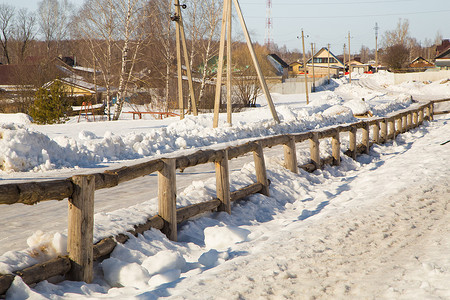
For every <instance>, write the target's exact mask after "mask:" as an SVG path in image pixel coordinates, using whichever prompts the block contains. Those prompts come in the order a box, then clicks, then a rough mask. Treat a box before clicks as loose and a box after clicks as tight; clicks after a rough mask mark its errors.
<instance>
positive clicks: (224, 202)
mask: <svg viewBox="0 0 450 300" xmlns="http://www.w3.org/2000/svg"><path fill="white" fill-rule="evenodd" d="M222 153H223V156H222V159H220V160H218V161H216V162H214V164H215V166H216V190H217V191H216V195H217V198H218V199H219V200H220V202H221V204H220V205H219V207H218V208H217V210H218V211H225V212H227V213H229V214H231V201H230V173H229V169H228V150H227V149H225V150H224V151H223V152H222Z"/></svg>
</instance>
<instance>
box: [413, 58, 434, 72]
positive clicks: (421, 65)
mask: <svg viewBox="0 0 450 300" xmlns="http://www.w3.org/2000/svg"><path fill="white" fill-rule="evenodd" d="M434 67H435V65H434V64H433V63H432V62H429V61H428V60H426V59H425V58H423V57H422V56H419V57H417V58H416V59H414V60H413V61H412V62H411V63H410V64H409V65H408V68H411V69H415V70H417V71H424V70H426V69H430V68H434Z"/></svg>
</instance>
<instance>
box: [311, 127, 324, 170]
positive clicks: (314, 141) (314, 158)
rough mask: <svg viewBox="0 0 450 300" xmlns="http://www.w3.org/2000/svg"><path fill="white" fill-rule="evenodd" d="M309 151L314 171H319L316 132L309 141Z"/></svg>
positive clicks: (317, 136)
mask: <svg viewBox="0 0 450 300" xmlns="http://www.w3.org/2000/svg"><path fill="white" fill-rule="evenodd" d="M309 149H310V153H311V162H312V163H313V164H314V165H315V166H316V169H320V167H321V166H320V150H319V134H318V133H317V132H313V135H312V137H311V138H310V139H309Z"/></svg>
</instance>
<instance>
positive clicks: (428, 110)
mask: <svg viewBox="0 0 450 300" xmlns="http://www.w3.org/2000/svg"><path fill="white" fill-rule="evenodd" d="M425 112H426V117H425V119H427V120H428V121H431V108H430V105H427V107H426V108H425Z"/></svg>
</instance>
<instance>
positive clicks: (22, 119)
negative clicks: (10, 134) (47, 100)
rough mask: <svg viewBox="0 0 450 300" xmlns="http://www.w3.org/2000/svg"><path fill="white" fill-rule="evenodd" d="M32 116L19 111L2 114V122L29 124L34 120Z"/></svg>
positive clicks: (0, 120) (0, 116) (0, 121)
mask: <svg viewBox="0 0 450 300" xmlns="http://www.w3.org/2000/svg"><path fill="white" fill-rule="evenodd" d="M32 121H33V120H32V118H31V117H30V116H29V115H26V114H22V113H17V114H0V123H6V124H8V123H15V124H23V125H29V124H31V122H32Z"/></svg>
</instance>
